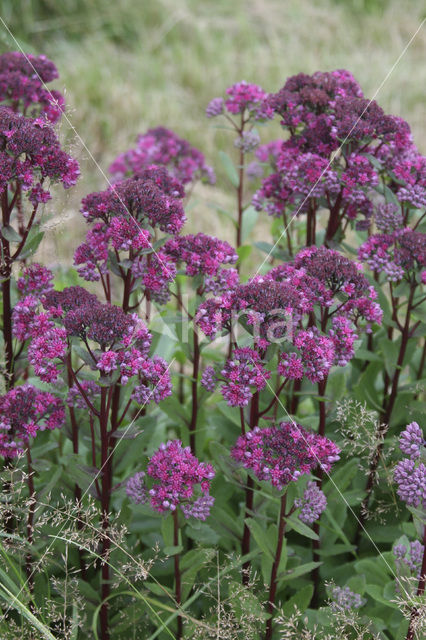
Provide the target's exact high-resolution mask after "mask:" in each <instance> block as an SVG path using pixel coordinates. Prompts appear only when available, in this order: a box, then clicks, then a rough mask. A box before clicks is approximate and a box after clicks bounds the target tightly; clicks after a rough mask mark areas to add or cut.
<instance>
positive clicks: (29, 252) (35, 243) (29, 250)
mask: <svg viewBox="0 0 426 640" xmlns="http://www.w3.org/2000/svg"><path fill="white" fill-rule="evenodd" d="M43 238H44V231H37V233H34V234H31V232H30V233H29V235H28V238H27V240H26V242H25V245H24V248H23V250H22V251H21V253H20V254H19V258H20V260H23V259H25V258H29V257H30V256H33V255H34V254H35V253H36V251H37V249H38V248H39V246H40V242H41V241H42V240H43Z"/></svg>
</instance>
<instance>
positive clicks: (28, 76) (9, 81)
mask: <svg viewBox="0 0 426 640" xmlns="http://www.w3.org/2000/svg"><path fill="white" fill-rule="evenodd" d="M58 77H59V74H58V70H57V69H56V66H55V65H54V64H53V62H52V61H51V60H49V59H48V58H46V56H32V55H31V54H23V53H21V52H20V51H9V52H7V53H3V54H2V55H1V56H0V102H2V103H4V104H5V106H8V107H11V108H12V109H13V110H14V111H20V112H21V113H23V114H25V115H29V116H31V117H36V116H44V117H45V118H47V120H49V121H50V122H52V123H55V122H57V121H58V120H59V118H60V117H61V115H62V112H63V111H64V109H65V101H64V98H63V96H62V95H61V94H60V93H59V92H58V91H55V90H49V89H46V87H45V85H46V84H47V83H48V82H52V80H56V78H58Z"/></svg>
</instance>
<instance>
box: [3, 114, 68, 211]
mask: <svg viewBox="0 0 426 640" xmlns="http://www.w3.org/2000/svg"><path fill="white" fill-rule="evenodd" d="M0 146H1V151H0V190H3V189H4V188H5V187H6V185H7V184H9V183H10V182H16V183H19V184H20V185H21V187H22V189H23V191H26V192H27V193H28V197H29V200H30V201H31V203H32V204H33V206H37V204H38V203H40V202H46V201H47V200H48V199H49V198H50V192H49V190H46V189H45V188H44V187H45V180H46V179H49V180H50V182H55V181H60V182H62V185H63V186H64V188H65V189H68V188H69V187H71V186H73V185H74V184H75V183H76V182H77V178H78V176H79V173H80V171H79V166H78V163H77V161H76V160H74V159H73V158H71V156H69V155H68V154H67V153H65V151H62V149H61V146H60V143H59V140H58V138H57V136H56V134H55V132H54V131H53V129H52V127H51V126H49V125H48V124H47V123H46V122H44V121H41V120H39V119H36V120H33V119H32V118H26V117H24V116H22V115H20V114H18V113H14V112H13V111H12V110H11V109H10V108H8V107H0Z"/></svg>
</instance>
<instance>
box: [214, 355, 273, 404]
mask: <svg viewBox="0 0 426 640" xmlns="http://www.w3.org/2000/svg"><path fill="white" fill-rule="evenodd" d="M220 373H221V376H222V377H221V378H218V379H220V380H222V382H223V384H222V385H221V387H220V391H221V393H222V395H223V397H224V399H225V400H226V402H227V404H228V405H229V406H230V407H245V406H246V405H247V404H248V402H249V400H250V398H251V396H252V393H253V391H252V390H253V388H254V390H255V391H262V389H264V388H265V386H266V384H267V381H268V380H269V378H270V377H271V372H270V371H269V370H268V369H266V367H265V366H264V364H263V362H262V361H261V359H260V356H259V354H258V352H257V351H254V349H249V348H248V347H245V348H242V349H234V351H233V353H232V357H231V358H229V359H228V360H227V361H226V363H225V366H224V367H223V369H222V371H221V372H220ZM204 376H206V373H205V372H204ZM206 388H208V387H206Z"/></svg>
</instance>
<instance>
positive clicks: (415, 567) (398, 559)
mask: <svg viewBox="0 0 426 640" xmlns="http://www.w3.org/2000/svg"><path fill="white" fill-rule="evenodd" d="M423 553H424V547H423V545H422V544H421V542H419V541H418V540H415V541H414V542H410V544H409V547H407V546H406V545H405V544H402V543H400V544H396V545H395V546H394V548H393V554H394V556H395V566H396V573H397V576H398V578H399V579H398V580H397V581H396V584H395V590H396V591H397V593H399V592H400V591H401V588H400V581H401V578H402V577H414V578H415V580H416V581H418V580H420V577H421V575H420V574H421V567H422V560H423ZM406 589H407V585H406V584H405V585H404V590H406Z"/></svg>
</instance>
